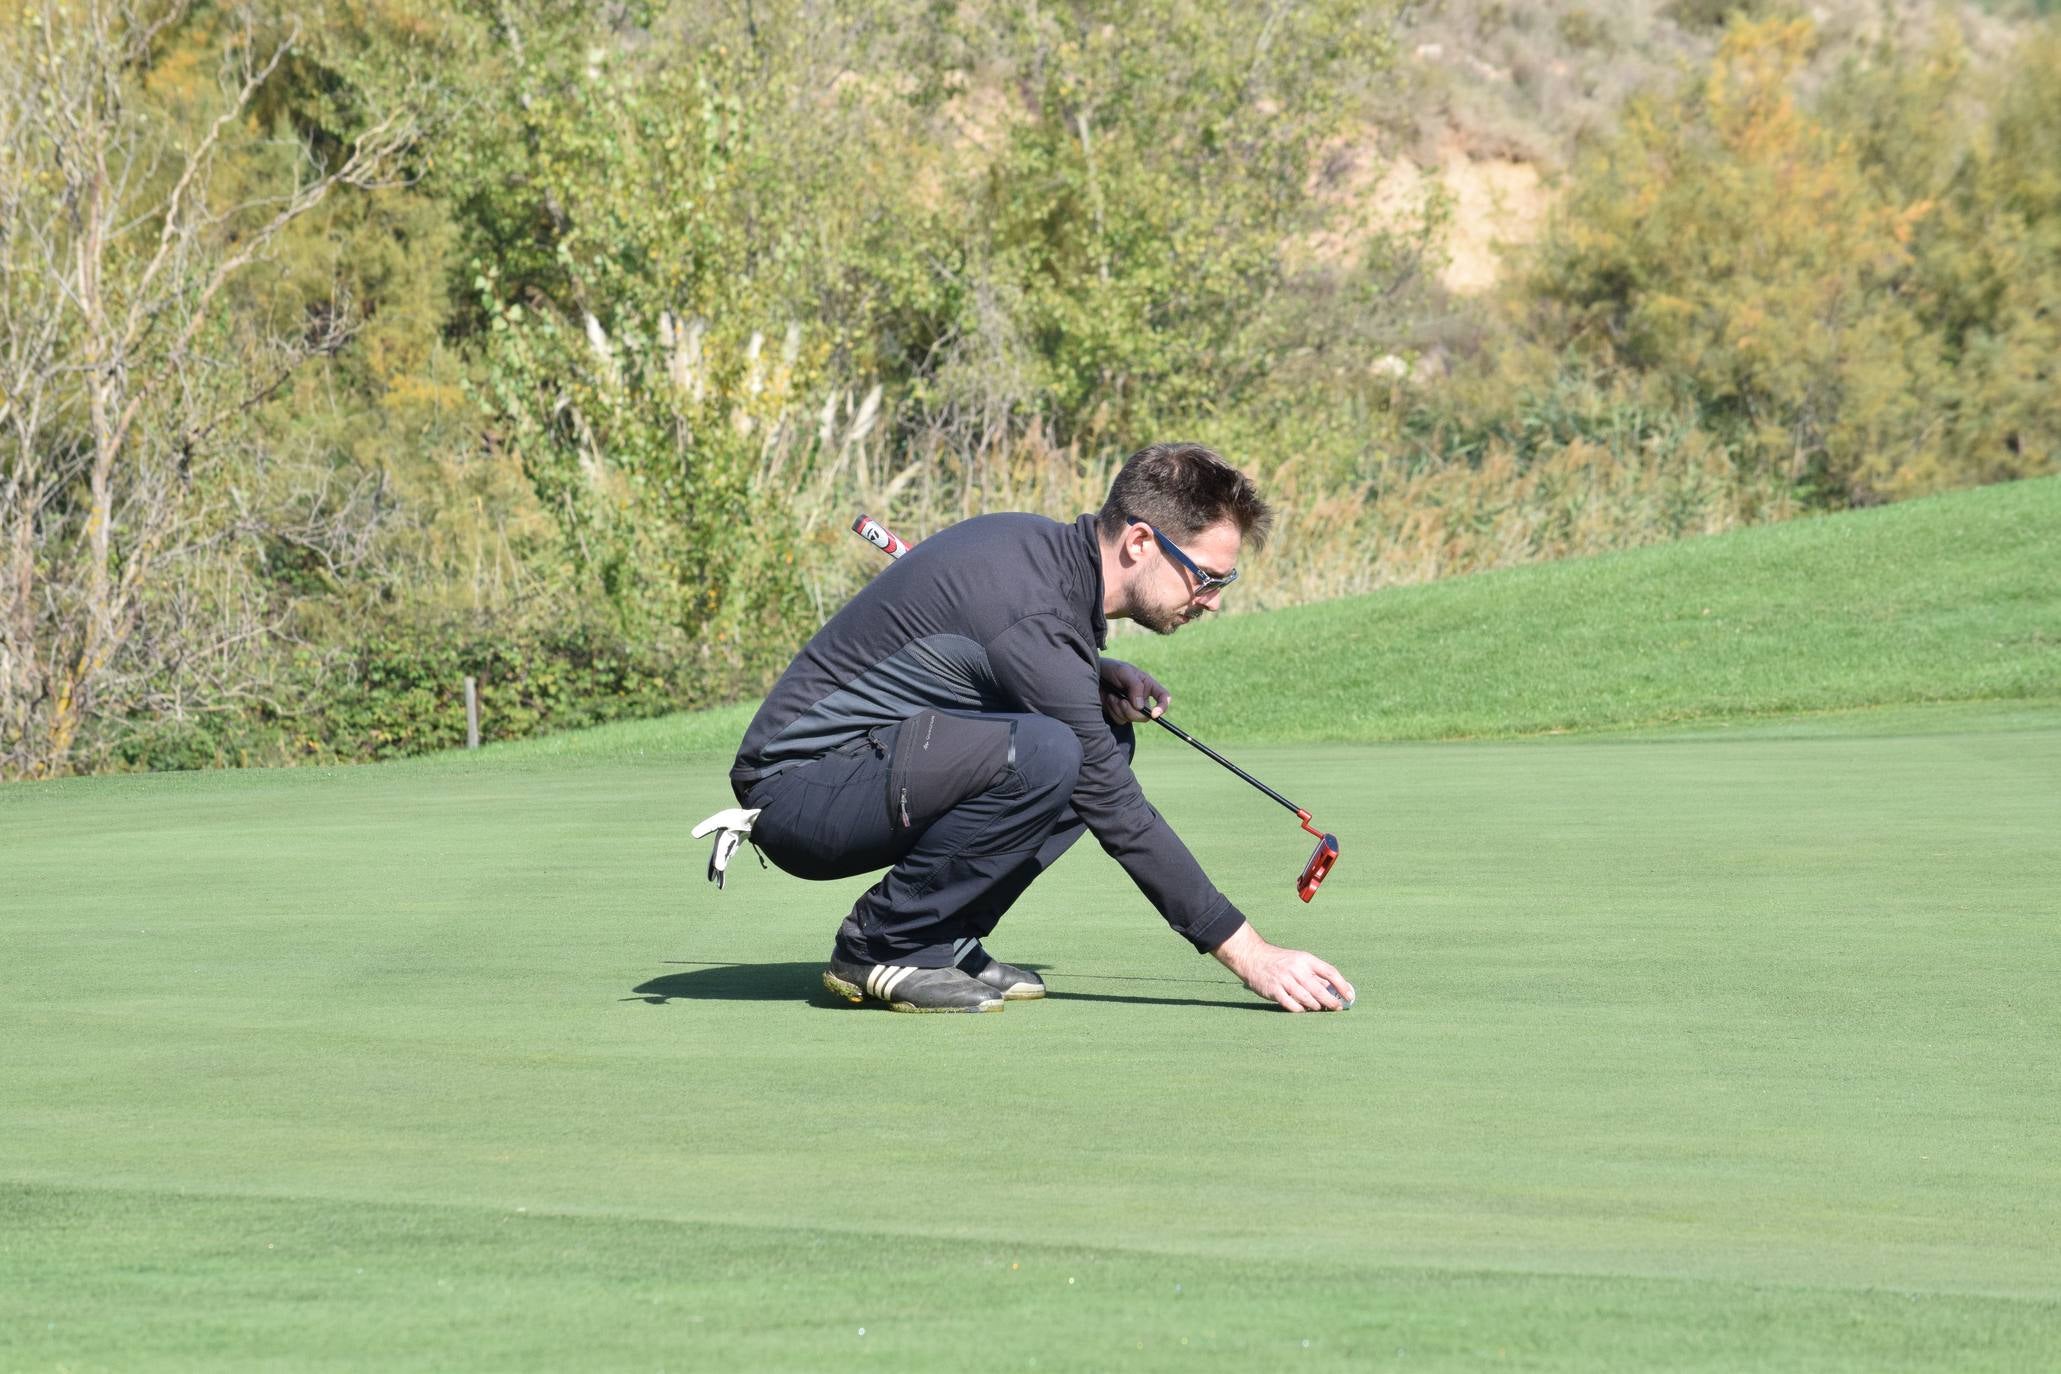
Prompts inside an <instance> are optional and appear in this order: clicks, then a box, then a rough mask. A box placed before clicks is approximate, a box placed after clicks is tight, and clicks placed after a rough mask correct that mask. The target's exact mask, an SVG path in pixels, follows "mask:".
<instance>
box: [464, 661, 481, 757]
mask: <svg viewBox="0 0 2061 1374" xmlns="http://www.w3.org/2000/svg"><path fill="white" fill-rule="evenodd" d="M465 747H466V748H467V749H477V748H479V679H478V678H475V677H468V678H466V679H465Z"/></svg>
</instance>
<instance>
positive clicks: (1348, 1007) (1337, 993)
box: [1324, 983, 1353, 1011]
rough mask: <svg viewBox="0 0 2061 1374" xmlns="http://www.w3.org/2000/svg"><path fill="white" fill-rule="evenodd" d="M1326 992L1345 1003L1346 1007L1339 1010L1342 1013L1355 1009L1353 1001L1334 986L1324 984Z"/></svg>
mask: <svg viewBox="0 0 2061 1374" xmlns="http://www.w3.org/2000/svg"><path fill="white" fill-rule="evenodd" d="M1324 990H1325V991H1326V992H1328V993H1330V994H1331V995H1332V996H1333V997H1336V998H1337V999H1338V1000H1339V1001H1341V1002H1343V1003H1345V1005H1344V1006H1342V1007H1340V1008H1339V1010H1340V1011H1351V1010H1352V1009H1353V999H1352V998H1350V997H1348V996H1346V995H1345V994H1344V993H1342V992H1340V991H1339V990H1338V988H1337V987H1336V986H1335V985H1334V984H1331V983H1326V984H1324Z"/></svg>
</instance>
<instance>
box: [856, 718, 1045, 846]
mask: <svg viewBox="0 0 2061 1374" xmlns="http://www.w3.org/2000/svg"><path fill="white" fill-rule="evenodd" d="M1015 761H1016V720H1015V718H1014V717H1013V716H954V715H947V714H945V713H944V712H941V711H919V712H918V713H917V714H915V715H913V716H911V717H909V719H907V720H905V721H903V722H902V723H901V724H900V725H899V726H897V727H896V730H895V746H894V757H893V760H892V762H891V763H890V765H889V767H888V770H887V812H888V824H889V825H890V826H891V827H892V828H893V830H894V833H895V834H897V835H908V834H911V833H913V832H915V831H918V830H922V829H923V828H924V827H926V826H928V825H929V824H930V823H931V822H932V821H934V820H936V819H937V818H938V817H939V816H942V815H944V814H945V812H947V811H949V810H951V809H952V808H953V807H955V806H957V805H958V804H959V803H960V802H963V801H965V800H966V799H967V798H969V797H976V796H979V795H980V794H981V793H982V792H985V791H987V790H988V789H989V788H990V787H993V786H994V785H995V784H996V782H997V781H999V780H1000V779H1001V777H1002V776H1003V774H1004V773H1006V772H1007V771H1008V769H1009V767H1010V765H1011V764H1013V763H1014V762H1015Z"/></svg>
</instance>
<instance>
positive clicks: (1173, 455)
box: [1096, 444, 1274, 551]
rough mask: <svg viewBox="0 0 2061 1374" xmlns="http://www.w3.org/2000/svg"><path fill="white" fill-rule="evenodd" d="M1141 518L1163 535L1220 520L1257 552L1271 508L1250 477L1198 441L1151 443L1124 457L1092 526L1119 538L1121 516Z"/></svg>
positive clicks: (1189, 532)
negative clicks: (1232, 522)
mask: <svg viewBox="0 0 2061 1374" xmlns="http://www.w3.org/2000/svg"><path fill="white" fill-rule="evenodd" d="M1131 519H1136V520H1143V521H1144V522H1145V523H1146V524H1148V525H1151V526H1153V527H1154V528H1156V529H1157V530H1159V532H1160V533H1161V534H1164V535H1165V536H1166V537H1167V538H1169V539H1172V540H1174V541H1175V542H1177V543H1178V542H1179V541H1181V540H1183V539H1193V538H1194V537H1195V536H1196V535H1198V534H1200V533H1202V531H1203V530H1205V529H1207V528H1208V527H1209V526H1211V525H1214V524H1216V523H1218V522H1219V521H1222V520H1235V521H1237V522H1238V533H1239V534H1240V535H1241V536H1242V537H1243V538H1244V539H1245V541H1246V542H1247V543H1248V544H1250V545H1251V546H1252V548H1253V549H1254V550H1255V551H1257V550H1258V549H1260V548H1263V547H1264V546H1265V545H1266V542H1267V533H1268V531H1269V530H1271V529H1272V528H1273V524H1274V512H1273V511H1272V510H1271V509H1269V508H1268V506H1267V503H1266V502H1265V501H1262V500H1261V499H1260V494H1259V492H1258V491H1257V490H1256V489H1255V488H1254V487H1253V485H1252V479H1251V478H1249V477H1247V476H1246V475H1245V474H1244V473H1242V472H1240V471H1239V470H1238V469H1236V468H1234V467H1232V466H1231V465H1230V464H1229V463H1227V462H1225V461H1224V460H1223V459H1222V458H1220V457H1218V456H1217V455H1216V454H1215V453H1214V452H1213V451H1211V450H1210V449H1207V448H1204V447H1203V446H1202V445H1201V444H1152V445H1150V446H1149V447H1146V448H1141V449H1139V450H1138V451H1137V452H1136V453H1134V454H1132V455H1131V456H1130V457H1128V458H1126V459H1124V465H1123V468H1122V469H1121V470H1120V471H1119V472H1118V473H1117V474H1116V480H1115V481H1114V482H1111V483H1110V484H1109V499H1108V500H1106V501H1104V502H1103V503H1102V512H1101V514H1100V515H1098V516H1097V517H1096V528H1097V529H1099V530H1100V531H1101V533H1102V537H1103V538H1104V539H1116V538H1120V537H1121V536H1122V535H1123V532H1124V525H1125V523H1126V521H1127V520H1131Z"/></svg>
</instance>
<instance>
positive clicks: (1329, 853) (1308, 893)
mask: <svg viewBox="0 0 2061 1374" xmlns="http://www.w3.org/2000/svg"><path fill="white" fill-rule="evenodd" d="M852 533H853V534H856V535H858V536H859V537H860V538H861V539H863V540H865V541H866V542H867V543H869V544H871V545H872V546H873V547H874V548H876V549H879V550H880V551H881V552H882V553H884V554H886V555H887V556H888V557H889V558H900V557H901V556H902V555H903V554H905V553H907V552H908V551H909V549H910V547H911V546H910V544H909V543H908V542H907V541H906V540H903V539H901V538H900V537H899V536H897V535H896V534H895V533H894V531H892V530H890V529H889V528H888V527H887V526H885V525H883V524H881V523H880V522H879V521H878V520H875V519H874V518H873V517H872V516H870V515H866V514H864V513H863V512H862V513H861V514H860V516H859V518H858V519H856V520H854V521H852ZM1152 719H1154V720H1156V721H1158V722H1159V723H1160V724H1161V725H1164V726H1165V727H1166V728H1167V729H1168V730H1169V731H1171V732H1172V733H1173V736H1174V738H1175V739H1178V740H1183V741H1185V742H1186V743H1188V744H1191V745H1193V746H1195V748H1197V749H1199V750H1201V751H1202V753H1203V754H1204V755H1206V756H1207V757H1208V758H1210V759H1211V760H1213V761H1215V762H1217V763H1220V764H1222V765H1223V766H1224V767H1226V768H1228V769H1230V770H1231V771H1232V772H1233V773H1235V774H1237V775H1238V776H1239V777H1241V778H1243V779H1244V780H1245V781H1247V782H1249V783H1251V784H1252V785H1253V786H1254V787H1257V788H1258V789H1259V790H1260V791H1262V792H1264V793H1266V794H1267V795H1268V796H1269V797H1272V798H1273V799H1274V800H1275V801H1277V802H1279V803H1281V805H1283V806H1285V807H1287V808H1288V809H1289V810H1290V811H1293V812H1294V813H1295V819H1296V820H1298V821H1300V822H1301V823H1302V828H1303V829H1304V830H1307V831H1308V832H1309V833H1310V834H1312V835H1315V836H1316V837H1317V847H1316V848H1315V849H1313V850H1311V851H1310V861H1309V862H1308V863H1306V864H1304V865H1303V866H1302V872H1301V874H1299V875H1298V876H1297V877H1296V880H1295V895H1296V896H1298V897H1300V898H1302V899H1303V900H1304V901H1305V902H1307V901H1308V900H1310V898H1312V897H1314V896H1316V895H1317V888H1318V887H1319V886H1320V885H1321V884H1322V883H1323V881H1324V879H1325V877H1326V875H1328V874H1329V873H1330V872H1331V866H1332V865H1333V864H1335V863H1337V862H1338V836H1336V835H1332V834H1328V833H1326V832H1325V831H1322V830H1319V829H1317V827H1315V826H1314V825H1311V824H1310V813H1309V812H1307V811H1305V810H1303V809H1302V808H1301V807H1299V806H1297V805H1296V804H1295V803H1294V802H1292V801H1290V800H1288V798H1286V797H1284V796H1282V795H1281V794H1280V793H1279V792H1276V791H1275V790H1274V789H1273V788H1271V787H1269V786H1267V785H1266V784H1265V783H1263V782H1261V781H1260V780H1259V779H1258V778H1256V777H1254V776H1253V775H1252V774H1250V773H1248V772H1246V771H1245V770H1244V769H1243V768H1240V767H1239V766H1238V765H1237V764H1235V763H1233V762H1231V760H1229V759H1227V758H1225V757H1224V756H1223V755H1222V754H1219V753H1218V752H1217V751H1216V750H1214V749H1212V748H1210V747H1209V746H1208V745H1207V744H1204V743H1203V742H1202V741H1201V740H1199V739H1197V738H1195V736H1193V735H1191V734H1189V733H1188V732H1187V731H1186V730H1183V729H1182V728H1181V727H1180V726H1178V725H1176V724H1174V723H1173V722H1172V721H1170V720H1168V719H1167V718H1166V717H1165V716H1154V717H1153V718H1152Z"/></svg>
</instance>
